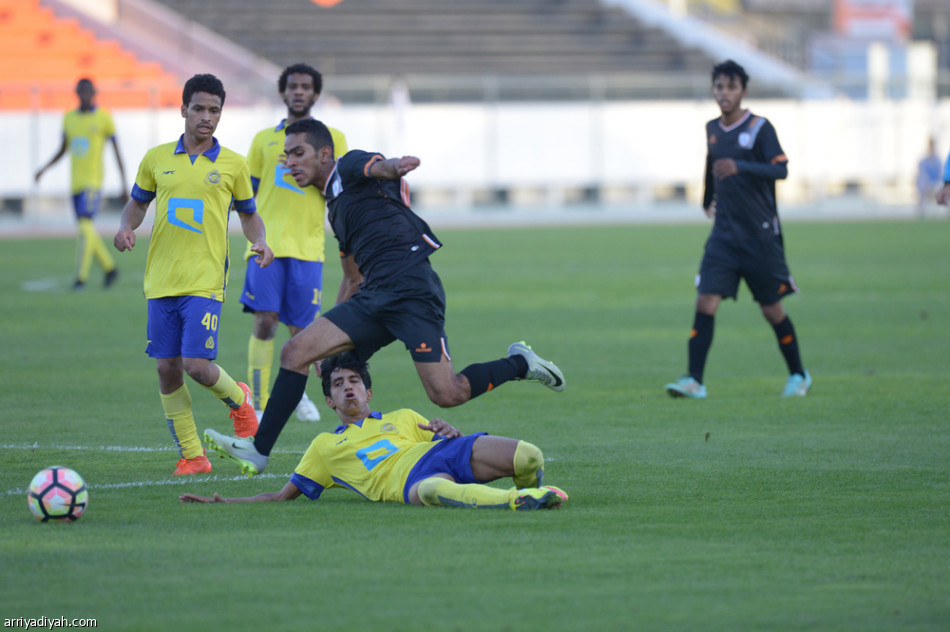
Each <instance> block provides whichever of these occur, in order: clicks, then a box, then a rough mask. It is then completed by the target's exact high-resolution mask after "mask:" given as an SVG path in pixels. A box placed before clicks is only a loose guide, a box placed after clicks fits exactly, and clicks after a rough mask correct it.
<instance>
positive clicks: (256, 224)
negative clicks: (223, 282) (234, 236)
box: [238, 213, 274, 268]
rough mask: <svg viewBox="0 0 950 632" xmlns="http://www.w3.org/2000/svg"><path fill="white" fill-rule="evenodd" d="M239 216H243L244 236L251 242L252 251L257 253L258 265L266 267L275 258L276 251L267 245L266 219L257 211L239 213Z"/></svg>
mask: <svg viewBox="0 0 950 632" xmlns="http://www.w3.org/2000/svg"><path fill="white" fill-rule="evenodd" d="M238 217H240V218H241V229H242V230H243V231H244V236H245V237H247V240H248V241H249V242H251V252H256V253H257V265H259V266H260V267H262V268H266V267H267V266H269V265H270V264H271V262H272V261H273V260H274V251H273V250H271V249H270V246H268V245H267V236H266V235H267V233H266V231H265V230H264V221H263V220H262V219H261V216H260V215H258V214H257V213H238Z"/></svg>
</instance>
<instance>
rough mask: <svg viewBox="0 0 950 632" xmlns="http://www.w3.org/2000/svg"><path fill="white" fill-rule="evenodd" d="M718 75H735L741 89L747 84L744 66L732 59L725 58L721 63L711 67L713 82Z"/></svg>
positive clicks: (747, 79)
mask: <svg viewBox="0 0 950 632" xmlns="http://www.w3.org/2000/svg"><path fill="white" fill-rule="evenodd" d="M719 75H725V76H727V77H735V78H737V79H738V80H739V81H740V82H741V83H742V89H743V90H745V88H746V86H747V85H748V84H749V75H748V74H747V73H746V71H745V68H743V67H742V66H740V65H739V64H737V63H736V62H734V61H732V60H731V59H727V60H726V61H724V62H722V63H721V64H716V65H715V66H713V69H712V80H713V83H715V82H716V77H718V76H719Z"/></svg>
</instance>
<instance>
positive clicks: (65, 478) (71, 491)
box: [26, 465, 89, 522]
mask: <svg viewBox="0 0 950 632" xmlns="http://www.w3.org/2000/svg"><path fill="white" fill-rule="evenodd" d="M26 497H27V501H28V502H29V504H30V511H31V512H33V515H34V516H36V517H37V518H39V519H40V520H41V521H43V522H47V521H48V520H66V521H69V522H72V521H73V520H78V519H79V516H81V515H82V514H83V512H84V511H86V507H87V506H88V505H89V492H88V491H87V490H86V482H85V481H84V480H82V477H81V476H80V475H79V474H77V473H76V472H75V470H71V469H69V468H68V467H63V466H61V465H53V466H52V467H48V468H46V469H44V470H40V472H39V473H38V474H37V475H36V476H34V477H33V480H32V481H30V491H29V493H28V494H27V495H26Z"/></svg>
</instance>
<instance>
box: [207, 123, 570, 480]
mask: <svg viewBox="0 0 950 632" xmlns="http://www.w3.org/2000/svg"><path fill="white" fill-rule="evenodd" d="M284 131H285V133H286V140H285V143H284V152H285V154H286V156H287V158H286V161H287V162H286V166H287V168H288V169H289V170H290V174H291V175H292V176H293V178H294V180H295V181H296V183H297V185H298V186H300V187H307V186H316V187H317V188H318V189H320V190H321V191H323V195H324V197H325V198H326V200H327V209H328V217H329V219H330V224H331V226H332V227H333V232H334V234H335V235H336V239H337V241H338V242H339V245H340V256H341V262H342V265H343V280H342V282H341V283H340V291H339V294H338V295H337V299H336V306H335V307H333V309H331V310H330V311H328V312H326V313H325V314H323V316H321V317H320V318H317V319H316V320H314V321H313V322H312V323H311V324H310V325H308V326H307V327H306V328H305V329H303V330H302V331H300V332H299V333H297V334H296V335H295V336H294V337H292V338H291V339H290V340H288V341H287V342H286V344H284V346H283V348H282V349H281V352H280V371H279V373H278V374H277V380H276V381H275V382H274V388H273V391H272V392H271V397H270V399H269V400H268V403H267V407H266V408H265V409H264V416H263V418H262V419H261V425H260V428H259V429H258V432H257V435H255V437H254V441H253V442H251V441H249V440H246V439H233V438H230V437H225V436H224V435H222V434H221V433H218V432H215V431H214V430H208V431H206V432H205V440H206V441H207V442H208V445H209V447H210V448H211V449H212V450H215V451H216V452H218V453H219V454H220V455H221V456H223V457H226V458H230V459H232V460H234V461H236V462H237V463H238V464H239V465H240V466H241V469H242V471H243V472H244V473H245V474H248V475H254V474H258V473H260V472H262V471H264V468H265V467H266V466H267V461H268V456H269V454H270V452H271V448H272V447H273V445H274V442H275V441H276V440H277V436H278V435H279V434H280V432H281V430H282V429H283V427H284V425H285V424H286V423H287V419H288V417H290V414H291V413H292V412H293V411H294V408H295V407H296V405H297V402H299V401H300V397H301V394H302V393H303V391H304V387H305V386H306V384H307V373H308V369H309V367H310V365H311V364H312V363H313V362H315V361H317V360H320V359H323V358H327V357H329V356H332V355H336V354H338V353H341V352H343V351H347V350H349V349H355V350H356V353H357V354H358V356H359V358H360V359H361V360H363V361H365V360H367V359H368V358H369V357H370V356H372V355H373V354H374V353H375V352H376V351H378V350H379V349H381V348H383V347H385V346H386V345H388V344H389V343H391V342H393V341H395V340H400V341H401V342H402V343H403V344H405V345H406V349H407V350H408V351H409V353H410V355H412V359H413V360H414V362H415V366H416V371H417V372H418V374H419V378H420V379H421V380H422V384H423V386H424V387H425V390H426V394H427V395H428V396H429V399H431V400H432V402H434V403H435V404H437V405H439V406H441V407H443V408H448V407H451V406H458V405H460V404H464V403H465V402H467V401H468V400H470V399H472V398H473V397H477V396H479V395H481V394H482V393H486V392H488V391H490V390H492V389H493V388H496V387H498V386H500V385H502V384H504V383H505V382H508V381H511V380H530V381H537V382H541V383H542V384H544V385H545V386H547V387H548V388H550V389H551V390H554V391H563V390H564V375H563V374H562V373H561V371H560V369H559V368H558V367H557V366H556V365H555V364H554V363H553V362H550V361H548V360H544V359H543V358H541V357H540V356H538V355H537V354H536V353H535V352H534V351H532V350H531V347H529V346H528V345H526V344H525V343H524V342H515V343H513V344H512V345H511V346H509V347H508V355H507V356H506V357H504V358H500V359H497V360H493V361H490V362H484V363H481V364H470V365H468V366H467V367H465V368H464V369H462V370H461V371H460V372H459V373H456V372H455V369H454V368H453V367H452V360H451V356H450V355H449V348H448V340H447V338H446V334H445V292H444V290H443V289H442V282H441V281H440V280H439V276H438V275H437V274H436V273H435V271H434V270H433V269H432V266H431V265H430V263H429V255H431V254H433V253H434V252H436V251H437V250H438V249H439V248H441V244H440V243H439V241H438V239H436V237H435V235H434V234H433V232H432V230H431V229H430V228H429V226H428V225H427V224H426V222H425V221H423V220H422V218H420V217H419V216H418V215H416V214H415V213H413V212H412V210H411V209H410V208H409V189H408V185H407V184H406V182H405V181H404V180H403V179H402V176H404V175H406V174H407V173H409V172H410V171H412V170H413V169H415V168H416V167H418V166H419V164H420V163H419V159H418V158H416V157H415V156H403V157H401V158H388V159H386V158H384V157H383V156H381V155H380V154H375V153H369V152H365V151H361V150H353V151H350V152H348V153H346V154H345V155H344V156H342V157H340V159H339V160H337V161H335V160H334V159H333V139H332V138H331V136H330V132H329V130H328V129H327V127H326V126H325V125H324V124H323V123H321V122H319V121H316V120H313V119H304V120H300V121H297V122H295V123H293V124H291V125H289V126H287V128H286V129H285V130H284Z"/></svg>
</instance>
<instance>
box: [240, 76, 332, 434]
mask: <svg viewBox="0 0 950 632" xmlns="http://www.w3.org/2000/svg"><path fill="white" fill-rule="evenodd" d="M277 87H278V90H279V92H280V98H281V99H282V100H283V102H284V103H285V104H286V106H287V118H285V119H284V120H282V121H281V122H280V124H279V125H277V126H276V127H268V128H267V129H265V130H262V131H261V132H259V133H258V134H257V135H256V136H255V137H254V140H253V142H252V143H251V149H250V151H249V152H248V155H247V161H248V166H249V167H250V170H251V183H252V184H253V186H254V192H255V194H256V196H257V212H258V214H259V215H260V216H261V219H263V220H264V224H265V225H266V226H267V239H268V243H269V245H270V247H271V248H272V249H273V251H274V263H273V264H272V265H270V266H268V267H266V268H261V267H260V266H258V265H257V261H256V259H255V255H254V253H253V252H252V251H251V249H250V247H248V249H247V252H246V253H245V259H246V260H247V274H246V276H245V280H244V291H243V292H242V293H241V302H242V303H243V304H244V311H246V312H253V314H254V329H253V331H252V332H251V338H250V341H249V342H248V349H247V373H248V383H249V384H250V386H251V393H252V394H253V397H254V407H255V408H256V409H257V410H258V411H259V412H258V417H260V416H261V414H262V413H261V412H260V411H263V410H264V407H265V406H266V405H267V399H268V396H269V394H270V379H271V378H270V376H271V365H272V364H273V362H274V337H275V336H276V334H277V326H278V323H280V322H282V323H284V324H285V325H287V329H288V330H289V332H290V335H291V336H293V335H294V334H296V333H297V332H298V331H300V330H301V329H303V328H304V327H306V326H307V325H309V324H310V323H311V322H313V319H314V318H316V317H317V316H319V315H320V306H321V302H322V293H323V257H324V214H325V211H326V200H325V199H324V198H323V193H322V192H321V191H319V190H318V189H316V188H315V187H303V188H301V187H299V186H297V183H296V182H294V179H293V178H292V177H291V176H290V171H289V170H288V169H287V168H286V167H285V166H284V164H283V162H282V161H281V157H282V155H283V153H284V128H285V127H287V126H288V125H290V124H291V123H294V122H295V121H299V120H301V119H308V118H312V117H311V115H310V110H311V109H312V108H313V105H314V103H316V101H317V98H318V97H319V96H320V91H321V90H322V89H323V77H322V76H321V75H320V73H319V72H318V71H317V70H315V69H314V68H311V67H310V66H308V65H306V64H293V65H292V66H288V67H287V68H285V69H284V71H283V72H282V73H281V75H280V78H279V79H278V81H277ZM330 133H331V134H332V136H333V143H334V148H335V150H336V155H337V156H342V155H343V154H345V153H346V151H347V148H346V138H345V137H344V136H343V133H342V132H340V131H339V130H336V129H332V128H331V129H330ZM249 246H250V244H249ZM296 415H297V417H298V418H299V419H300V420H301V421H319V420H320V413H319V411H318V410H317V407H316V406H315V405H314V403H313V402H312V401H311V400H310V398H309V397H307V393H306V392H304V394H303V397H302V398H301V399H300V403H299V404H298V405H297V409H296Z"/></svg>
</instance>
